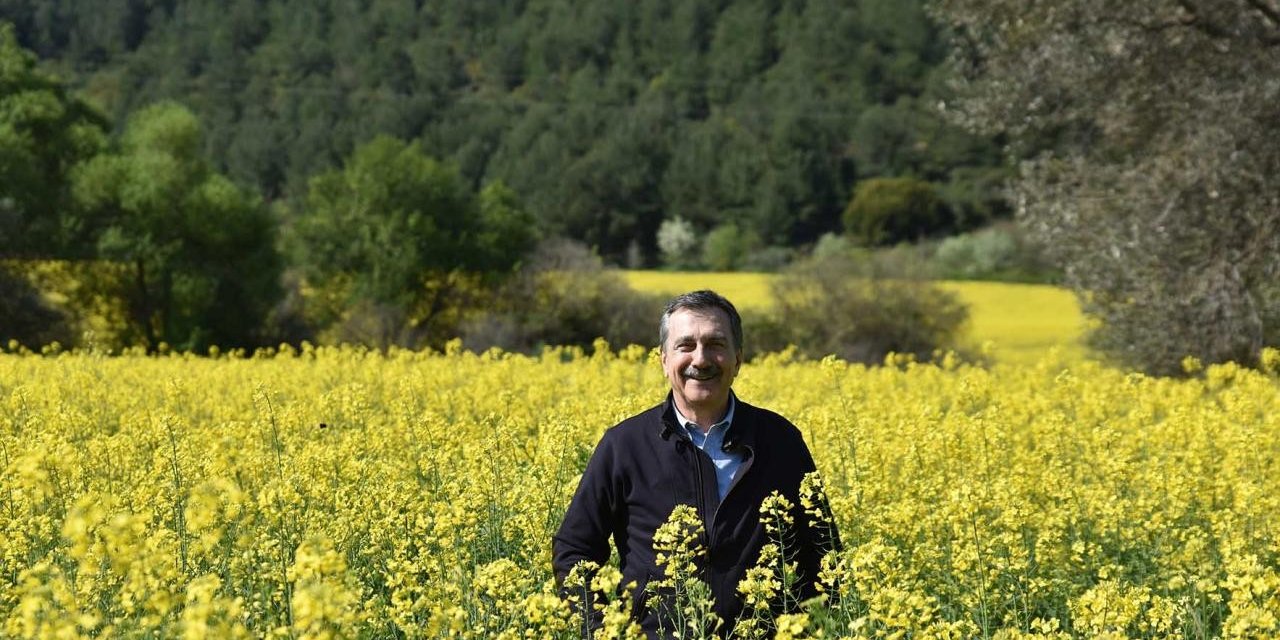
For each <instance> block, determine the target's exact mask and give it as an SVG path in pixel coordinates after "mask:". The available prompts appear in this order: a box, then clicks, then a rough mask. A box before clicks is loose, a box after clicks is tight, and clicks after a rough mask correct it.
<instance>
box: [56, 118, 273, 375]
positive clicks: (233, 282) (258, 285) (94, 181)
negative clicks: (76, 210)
mask: <svg viewBox="0 0 1280 640" xmlns="http://www.w3.org/2000/svg"><path fill="white" fill-rule="evenodd" d="M201 145H202V130H201V127H200V123H199V122H198V121H197V120H196V118H195V116H194V115H193V114H192V113H191V112H190V111H189V110H187V109H186V108H184V107H182V106H180V105H177V104H173V103H161V104H157V105H154V106H151V107H148V108H145V109H142V110H140V111H138V112H137V113H136V114H134V116H133V117H132V118H130V120H129V125H128V127H127V128H126V129H125V131H124V134H123V136H122V138H121V140H120V144H119V149H118V150H115V151H112V152H108V153H104V154H101V155H99V156H96V157H94V158H93V159H92V160H90V161H88V162H86V163H85V164H83V165H82V166H80V167H79V168H77V170H76V172H75V173H74V175H73V176H72V182H73V188H74V193H75V197H76V200H77V203H78V204H79V206H81V207H82V208H83V210H84V211H85V212H86V216H87V217H88V218H89V219H90V221H91V224H92V225H93V227H94V228H95V230H96V233H95V237H96V250H95V254H96V256H98V257H99V258H101V259H104V260H106V261H108V262H109V264H112V265H115V266H117V267H119V268H121V269H123V270H125V272H126V276H125V278H124V281H125V282H126V283H127V284H126V285H125V287H124V292H123V295H124V297H125V299H126V301H127V306H128V310H129V318H130V320H131V324H132V325H133V330H134V331H135V333H136V334H137V337H138V338H141V340H142V341H143V342H144V343H145V344H146V345H147V346H148V347H149V348H151V349H155V348H157V347H158V346H159V344H160V343H161V342H164V343H167V344H169V345H170V346H172V347H175V348H180V349H193V350H198V349H203V348H205V347H206V346H209V345H223V346H227V345H237V346H251V345H254V344H258V343H260V342H261V340H262V338H263V336H262V335H261V330H262V327H263V325H264V321H265V319H266V317H267V314H268V312H269V311H270V310H271V307H272V305H273V304H274V303H275V301H276V299H277V297H278V295H279V274H280V268H281V264H280V259H279V254H278V253H277V251H276V248H275V237H276V233H275V230H276V224H275V221H274V220H273V219H272V217H271V216H270V214H269V212H268V211H267V210H266V208H265V207H264V206H263V204H262V202H261V199H260V198H258V197H257V195H256V194H253V193H252V192H249V191H246V190H244V189H242V188H240V187H238V186H236V185H235V184H234V183H232V182H231V181H230V180H229V179H228V178H226V177H225V176H223V175H221V174H219V173H217V172H216V171H214V170H213V169H212V168H211V167H210V166H209V163H208V162H207V161H206V160H205V159H204V158H203V156H202V155H201Z"/></svg>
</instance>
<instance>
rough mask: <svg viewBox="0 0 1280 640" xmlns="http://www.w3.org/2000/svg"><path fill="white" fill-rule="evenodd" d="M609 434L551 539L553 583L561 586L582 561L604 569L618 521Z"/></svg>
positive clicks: (600, 444)
mask: <svg viewBox="0 0 1280 640" xmlns="http://www.w3.org/2000/svg"><path fill="white" fill-rule="evenodd" d="M611 435H612V434H611V433H610V432H605V435H604V437H603V438H601V440H600V443H599V444H598V445H596V449H595V451H594V452H592V454H591V459H590V460H589V461H588V462H587V468H586V470H585V471H584V472H583V474H582V479H581V480H579V481H578V488H577V490H576V491H574V494H573V500H572V501H571V502H570V503H569V509H568V511H567V512H566V513H565V515H564V520H563V521H561V523H560V529H559V531H557V532H556V534H555V536H554V537H553V538H552V544H551V550H552V568H553V570H554V571H555V576H556V583H557V584H563V583H564V579H565V577H566V576H567V575H568V574H569V571H570V570H571V569H573V567H574V566H575V565H577V564H578V563H579V562H581V561H583V560H589V561H591V562H595V563H596V564H598V565H604V563H605V562H607V561H608V560H609V539H610V537H612V536H613V534H614V529H615V527H616V523H617V520H618V517H617V514H618V506H619V493H620V490H619V487H618V483H617V469H616V465H615V460H614V455H613V454H614V446H613V443H612V442H613V438H611V437H610V436H611Z"/></svg>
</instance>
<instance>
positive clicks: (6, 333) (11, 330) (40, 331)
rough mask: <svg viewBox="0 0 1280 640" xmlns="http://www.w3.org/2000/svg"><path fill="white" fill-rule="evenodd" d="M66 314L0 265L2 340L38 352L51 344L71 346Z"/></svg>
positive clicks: (0, 333)
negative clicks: (13, 341)
mask: <svg viewBox="0 0 1280 640" xmlns="http://www.w3.org/2000/svg"><path fill="white" fill-rule="evenodd" d="M71 337H72V336H71V331H70V329H69V327H68V322H67V317H66V314H64V313H63V312H61V311H59V310H58V309H56V308H54V307H53V306H51V305H50V304H49V303H48V302H46V301H45V299H44V296H42V295H41V294H40V291H39V290H37V289H36V288H35V287H33V286H32V285H31V283H30V282H28V281H27V279H26V278H24V277H22V276H21V275H19V274H17V273H15V272H13V271H11V270H10V269H9V268H7V267H5V266H4V265H0V340H3V341H4V342H5V343H7V342H8V341H10V340H16V341H18V343H19V344H22V345H23V346H25V347H27V348H29V349H33V350H39V349H40V347H42V346H45V345H47V344H50V343H52V342H60V343H62V344H63V345H64V346H70V342H71Z"/></svg>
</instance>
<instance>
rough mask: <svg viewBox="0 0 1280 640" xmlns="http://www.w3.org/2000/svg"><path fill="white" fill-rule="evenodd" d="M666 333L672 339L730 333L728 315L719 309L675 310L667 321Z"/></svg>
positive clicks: (725, 335)
mask: <svg viewBox="0 0 1280 640" xmlns="http://www.w3.org/2000/svg"><path fill="white" fill-rule="evenodd" d="M667 332H668V334H669V335H670V336H671V337H672V338H673V339H675V338H685V337H695V336H699V335H718V336H722V337H727V336H728V335H729V333H730V326H729V315H728V314H726V313H725V312H724V311H723V310H721V309H716V308H710V309H677V310H675V311H673V312H672V313H671V317H670V318H668V319H667Z"/></svg>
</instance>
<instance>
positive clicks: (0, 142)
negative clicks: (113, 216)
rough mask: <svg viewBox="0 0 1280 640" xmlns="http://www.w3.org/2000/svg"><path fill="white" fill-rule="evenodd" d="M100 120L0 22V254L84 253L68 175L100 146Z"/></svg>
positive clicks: (102, 129)
mask: <svg viewBox="0 0 1280 640" xmlns="http://www.w3.org/2000/svg"><path fill="white" fill-rule="evenodd" d="M105 125H106V121H105V119H104V118H103V117H102V116H100V115H98V114H97V113H96V112H95V111H93V110H92V109H91V108H90V107H89V106H88V105H86V104H85V103H84V102H81V101H80V100H77V99H75V98H73V97H71V96H70V95H68V93H67V90H66V88H65V87H64V86H63V85H62V83H61V82H60V81H58V80H57V79H56V78H54V77H52V76H50V75H48V74H45V73H42V72H40V71H39V70H38V69H37V68H36V60H35V56H33V55H32V54H31V53H30V52H28V51H26V50H24V49H23V48H22V47H21V46H19V44H18V41H17V38H16V37H15V34H14V29H13V26H12V25H10V24H7V23H4V22H0V257H10V258H12V257H23V258H33V257H45V258H48V257H59V256H65V255H71V254H77V253H78V254H81V255H83V254H84V253H85V251H86V249H87V245H88V244H89V242H88V240H87V239H86V237H85V235H86V234H85V229H84V221H83V220H81V219H80V218H79V217H78V216H77V215H76V212H75V211H74V210H73V209H72V206H71V205H72V202H71V197H70V189H69V188H68V174H69V172H70V171H71V170H72V168H73V167H74V166H76V165H77V164H79V163H81V162H83V161H84V160H86V159H87V158H89V157H91V156H92V155H93V154H95V153H97V152H98V151H99V150H100V149H101V148H102V147H103V145H104V143H105V141H106V136H105ZM32 312H33V313H35V312H36V310H35V309H33V310H32Z"/></svg>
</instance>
